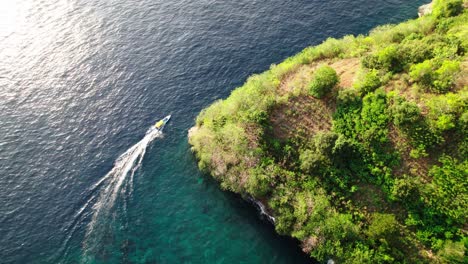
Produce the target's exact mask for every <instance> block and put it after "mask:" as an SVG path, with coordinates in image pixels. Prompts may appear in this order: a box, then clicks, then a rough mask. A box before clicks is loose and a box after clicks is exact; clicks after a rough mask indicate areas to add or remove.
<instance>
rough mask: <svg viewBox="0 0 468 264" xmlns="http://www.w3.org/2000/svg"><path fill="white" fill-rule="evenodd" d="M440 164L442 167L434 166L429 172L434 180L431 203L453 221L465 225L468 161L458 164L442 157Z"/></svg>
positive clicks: (466, 218) (467, 207)
mask: <svg viewBox="0 0 468 264" xmlns="http://www.w3.org/2000/svg"><path fill="white" fill-rule="evenodd" d="M439 162H441V163H442V166H434V167H432V168H431V170H430V171H429V175H430V176H431V177H432V178H433V181H432V184H431V185H430V187H431V191H430V195H429V200H430V203H431V205H432V206H434V207H435V208H436V209H437V210H439V211H440V212H441V213H443V214H446V215H447V216H449V217H450V218H451V219H452V220H453V221H455V222H457V223H460V224H464V223H466V221H467V220H468V193H467V190H468V181H467V173H468V160H464V161H463V162H458V160H456V159H454V158H451V157H449V156H442V157H441V158H440V159H439Z"/></svg>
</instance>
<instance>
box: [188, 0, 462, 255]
mask: <svg viewBox="0 0 468 264" xmlns="http://www.w3.org/2000/svg"><path fill="white" fill-rule="evenodd" d="M463 4H464V3H463V2H462V1H461V0H447V1H442V0H439V1H435V3H434V7H433V12H432V14H431V15H426V16H424V17H421V18H419V19H415V20H410V21H407V22H405V23H401V24H399V25H386V26H381V27H378V28H376V29H374V30H372V31H371V32H370V34H369V35H368V36H362V35H360V36H356V37H355V36H346V37H344V38H342V39H340V40H337V39H328V40H326V41H325V42H324V43H322V44H321V45H318V46H316V47H309V48H306V49H305V50H303V51H302V52H301V53H299V54H297V55H296V56H293V57H291V58H288V59H286V60H285V61H284V62H282V63H280V64H278V65H272V66H271V68H270V70H268V71H266V72H264V73H262V74H259V75H254V76H252V77H250V78H249V79H248V80H247V82H246V83H245V84H244V85H243V86H242V87H239V88H238V89H236V90H235V91H233V92H232V94H231V95H230V96H229V98H227V99H225V100H220V101H217V102H215V103H214V104H213V105H211V106H210V107H208V108H207V109H205V110H203V111H202V112H201V113H200V115H199V116H198V118H197V120H196V127H195V128H194V129H193V130H192V131H191V133H190V138H189V140H190V143H191V145H192V146H193V150H194V152H195V153H196V156H197V158H198V160H199V167H200V169H202V170H205V171H207V172H209V173H210V174H211V175H212V176H213V177H215V178H216V179H217V180H218V181H219V182H220V184H221V187H222V188H224V189H226V190H230V191H233V192H237V193H240V194H242V195H250V196H253V197H255V198H257V199H259V200H262V201H266V202H267V207H268V208H269V211H270V213H271V214H272V215H274V216H275V219H276V221H275V226H276V230H277V232H278V233H280V234H285V235H291V236H293V237H295V238H297V239H298V240H300V241H301V242H302V247H303V249H304V251H306V252H309V253H310V255H311V256H313V257H314V258H316V259H318V260H321V261H324V260H327V259H330V258H332V259H334V260H335V261H338V262H343V263H428V262H430V263H467V248H468V238H467V217H468V160H467V157H468V138H467V137H468V111H467V110H468V87H467V86H468V80H467V76H468V75H467V72H468V68H467V67H468V60H467V51H468V12H467V11H466V10H465V9H464V8H463ZM465 4H466V3H465ZM353 63H354V64H353ZM348 65H355V67H351V68H350V67H348Z"/></svg>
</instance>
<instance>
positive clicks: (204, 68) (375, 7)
mask: <svg viewBox="0 0 468 264" xmlns="http://www.w3.org/2000/svg"><path fill="white" fill-rule="evenodd" d="M426 2H428V1H427V0H426V1H421V0H418V1H404V0H374V1H370V2H369V1H364V0H355V1H343V0H333V1H318V0H309V1H300V0H297V1H289V0H286V1H285V0H283V1H277V0H273V1H256V0H254V1H245V0H239V1H209V0H198V1H186V0H181V1H160V0H152V1H150V0H140V1H123V0H113V1H110V0H103V1H90V0H80V1H78V0H57V1H32V0H16V1H15V0H5V1H1V2H0V262H1V263H313V262H314V261H313V260H312V259H309V258H308V257H307V256H306V255H304V254H303V253H302V252H301V250H300V248H299V247H298V244H297V242H296V241H294V240H293V239H290V238H287V237H282V236H279V235H277V234H276V233H275V231H274V227H273V226H272V225H271V224H269V223H268V222H267V221H265V219H262V218H261V217H260V216H259V214H258V212H257V210H256V209H255V208H254V207H253V206H252V205H250V204H249V203H247V202H245V201H244V200H242V199H241V198H240V197H239V196H238V195H235V194H232V193H229V192H223V191H222V190H220V188H219V186H218V185H217V183H216V182H215V181H213V180H212V179H211V178H210V177H209V176H207V175H204V174H202V173H200V172H199V171H198V169H197V161H196V160H195V159H194V157H193V155H192V153H191V151H190V147H189V145H188V143H187V130H188V129H189V128H190V127H191V126H192V125H193V124H194V119H195V117H196V116H197V114H198V113H199V111H200V110H202V109H203V108H204V107H206V106H208V105H210V104H211V103H212V102H214V101H215V100H217V99H222V98H226V97H227V96H228V95H229V93H230V92H231V91H232V90H233V89H235V88H236V87H238V86H240V85H241V84H242V83H243V82H244V81H245V80H246V78H247V77H248V76H249V75H251V74H254V73H260V72H262V71H264V70H266V69H268V68H269V67H270V65H271V64H273V63H279V62H281V61H282V60H284V59H285V58H287V57H288V56H291V55H294V54H295V53H297V52H299V51H301V50H302V49H303V48H305V47H307V46H310V45H315V44H319V43H320V42H322V41H323V40H325V39H326V38H328V37H342V36H344V35H346V34H365V33H367V32H368V31H369V30H370V29H372V28H373V27H375V26H377V25H381V24H385V23H398V22H401V21H403V20H406V19H409V18H414V17H416V16H417V7H418V6H420V5H422V4H424V3H426ZM168 114H171V115H172V119H171V121H170V122H169V123H168V124H167V125H166V127H165V129H164V131H163V133H162V134H154V135H150V136H148V135H149V134H146V132H147V131H148V129H149V127H150V126H151V125H152V124H154V123H155V122H156V121H157V120H159V119H161V118H163V117H164V116H166V115H168ZM132 146H133V147H132ZM123 153H126V154H125V155H124V156H121V155H122V154H123ZM119 157H120V158H119Z"/></svg>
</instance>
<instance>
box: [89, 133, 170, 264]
mask: <svg viewBox="0 0 468 264" xmlns="http://www.w3.org/2000/svg"><path fill="white" fill-rule="evenodd" d="M158 137H162V132H161V131H160V130H157V129H154V128H150V129H149V130H148V131H147V132H146V135H145V137H144V138H143V139H142V140H141V141H140V142H138V143H136V144H135V145H133V146H132V147H131V148H129V149H128V150H127V151H126V152H125V153H123V154H122V155H120V157H118V158H117V160H116V161H115V163H114V167H113V168H112V170H111V171H109V172H108V173H107V174H106V175H105V176H104V177H103V178H102V179H101V180H99V181H98V182H97V183H95V184H94V185H93V186H92V189H96V188H99V187H100V186H101V185H104V186H103V187H101V188H102V189H101V191H100V193H99V195H98V196H97V200H96V202H95V204H94V205H93V208H92V211H93V212H92V218H91V221H90V222H89V224H88V225H87V228H86V234H85V238H84V242H83V253H84V254H83V255H84V259H83V260H84V262H88V260H90V259H89V258H92V253H93V252H90V251H93V248H95V247H100V246H99V244H100V242H99V241H100V239H102V238H101V237H102V236H103V235H104V234H101V232H104V233H105V232H106V230H105V229H106V227H105V226H106V224H104V223H106V222H107V223H108V222H109V221H111V219H112V217H110V216H111V213H112V211H113V210H112V208H113V207H114V205H115V201H116V199H117V197H118V196H119V195H120V194H124V193H126V192H127V191H128V192H131V191H132V188H133V176H134V175H135V172H136V171H137V170H138V168H139V167H140V166H141V163H142V161H143V157H144V156H145V153H146V148H147V147H148V145H149V144H150V143H151V142H152V141H153V140H154V139H156V138H158ZM124 183H125V186H124V188H122V186H123V185H124ZM85 206H87V204H86V205H85ZM83 209H84V208H83ZM96 229H98V230H96ZM102 229H104V230H102Z"/></svg>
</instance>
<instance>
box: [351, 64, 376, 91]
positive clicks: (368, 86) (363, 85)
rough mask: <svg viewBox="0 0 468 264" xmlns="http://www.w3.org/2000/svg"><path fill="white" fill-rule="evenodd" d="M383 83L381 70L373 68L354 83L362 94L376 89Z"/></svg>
mask: <svg viewBox="0 0 468 264" xmlns="http://www.w3.org/2000/svg"><path fill="white" fill-rule="evenodd" d="M381 85H382V82H381V81H380V76H379V71H378V70H376V69H371V70H369V71H368V72H366V73H364V74H362V75H361V76H360V79H359V80H358V81H357V82H356V83H354V88H356V89H358V90H359V91H360V92H361V93H362V94H367V93H370V92H373V91H375V89H377V88H379V87H380V86H381Z"/></svg>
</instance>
